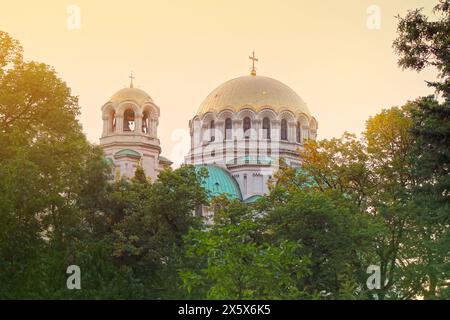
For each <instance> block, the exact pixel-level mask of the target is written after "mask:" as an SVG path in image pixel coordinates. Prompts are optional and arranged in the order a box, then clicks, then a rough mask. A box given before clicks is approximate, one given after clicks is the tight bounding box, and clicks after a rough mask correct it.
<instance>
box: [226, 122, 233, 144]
mask: <svg viewBox="0 0 450 320" xmlns="http://www.w3.org/2000/svg"><path fill="white" fill-rule="evenodd" d="M232 129H233V127H232V124H231V119H230V118H227V119H226V120H225V139H226V140H229V139H231V134H232V132H231V130H232Z"/></svg>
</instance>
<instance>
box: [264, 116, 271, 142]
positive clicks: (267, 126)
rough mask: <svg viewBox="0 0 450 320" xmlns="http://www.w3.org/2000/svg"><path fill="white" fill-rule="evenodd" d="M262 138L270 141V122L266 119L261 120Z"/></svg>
mask: <svg viewBox="0 0 450 320" xmlns="http://www.w3.org/2000/svg"><path fill="white" fill-rule="evenodd" d="M263 137H264V138H265V139H270V120H269V118H267V117H265V118H264V119H263Z"/></svg>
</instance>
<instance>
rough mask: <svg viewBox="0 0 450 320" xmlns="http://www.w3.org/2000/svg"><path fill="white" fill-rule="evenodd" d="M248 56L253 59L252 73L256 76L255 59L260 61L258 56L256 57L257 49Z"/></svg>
mask: <svg viewBox="0 0 450 320" xmlns="http://www.w3.org/2000/svg"><path fill="white" fill-rule="evenodd" d="M248 58H249V59H250V60H252V72H251V73H250V74H251V75H252V76H256V69H255V61H258V58H256V57H255V51H253V54H252V56H249V57H248Z"/></svg>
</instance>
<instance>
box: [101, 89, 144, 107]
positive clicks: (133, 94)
mask: <svg viewBox="0 0 450 320" xmlns="http://www.w3.org/2000/svg"><path fill="white" fill-rule="evenodd" d="M126 100H131V101H134V102H136V103H137V104H138V105H143V104H144V103H145V102H152V103H153V100H152V98H151V97H150V96H149V95H148V94H147V92H145V91H144V90H141V89H138V88H123V89H121V90H119V91H117V92H116V93H115V94H114V95H113V96H112V97H111V99H110V101H111V102H113V103H121V102H123V101H126Z"/></svg>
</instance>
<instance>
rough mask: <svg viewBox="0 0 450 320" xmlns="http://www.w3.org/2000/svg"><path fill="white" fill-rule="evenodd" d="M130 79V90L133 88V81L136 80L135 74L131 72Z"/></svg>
mask: <svg viewBox="0 0 450 320" xmlns="http://www.w3.org/2000/svg"><path fill="white" fill-rule="evenodd" d="M128 78H130V79H131V81H130V88H133V79H134V76H133V72H131V74H130V76H129V77H128Z"/></svg>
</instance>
